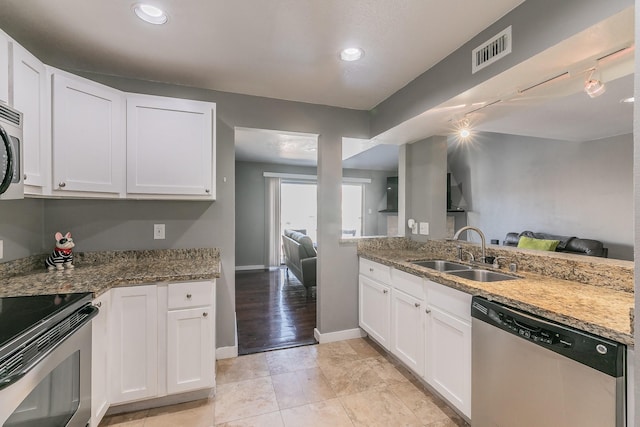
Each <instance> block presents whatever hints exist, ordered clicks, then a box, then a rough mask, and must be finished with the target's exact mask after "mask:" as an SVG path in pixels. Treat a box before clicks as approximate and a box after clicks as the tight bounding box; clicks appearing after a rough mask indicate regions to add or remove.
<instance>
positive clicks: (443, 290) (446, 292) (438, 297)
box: [426, 280, 471, 323]
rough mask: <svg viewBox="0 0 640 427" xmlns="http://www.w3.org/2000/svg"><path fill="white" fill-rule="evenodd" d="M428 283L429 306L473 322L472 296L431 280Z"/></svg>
mask: <svg viewBox="0 0 640 427" xmlns="http://www.w3.org/2000/svg"><path fill="white" fill-rule="evenodd" d="M426 283H427V301H428V303H429V305H431V306H434V307H437V308H439V309H440V310H441V311H444V312H446V313H449V314H452V315H454V316H456V317H458V318H459V319H462V320H464V321H466V322H468V323H470V322H471V295H470V294H467V293H465V292H462V291H459V290H457V289H453V288H450V287H448V286H444V285H441V284H439V283H435V282H432V281H430V280H427V281H426Z"/></svg>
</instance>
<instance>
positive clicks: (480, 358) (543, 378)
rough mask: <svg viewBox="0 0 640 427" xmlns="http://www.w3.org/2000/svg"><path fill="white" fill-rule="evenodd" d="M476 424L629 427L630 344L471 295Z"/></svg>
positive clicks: (473, 413) (473, 417) (473, 421)
mask: <svg viewBox="0 0 640 427" xmlns="http://www.w3.org/2000/svg"><path fill="white" fill-rule="evenodd" d="M471 316H472V325H471V328H472V372H473V375H472V384H471V390H472V398H471V425H472V426H473V427H541V426H544V427H574V426H575V427H591V426H593V427H609V426H611V427H623V426H625V425H626V420H625V419H626V416H625V412H626V411H625V400H626V399H625V395H626V393H625V390H626V389H625V365H626V358H625V354H626V346H625V345H623V344H619V343H616V342H613V341H610V340H607V339H604V338H600V337H597V336H595V335H591V334H588V333H585V332H582V331H579V330H576V329H574V328H570V327H567V326H564V325H561V324H558V323H554V322H551V321H548V320H545V319H542V318H540V317H536V316H534V315H532V314H528V313H524V312H521V311H518V310H515V309H513V308H510V307H506V306H503V305H501V304H497V303H495V302H491V301H488V300H486V299H483V298H480V297H473V299H472V302H471Z"/></svg>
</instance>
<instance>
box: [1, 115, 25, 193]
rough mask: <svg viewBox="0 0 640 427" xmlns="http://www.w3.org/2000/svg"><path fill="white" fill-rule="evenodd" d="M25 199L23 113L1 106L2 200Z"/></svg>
mask: <svg viewBox="0 0 640 427" xmlns="http://www.w3.org/2000/svg"><path fill="white" fill-rule="evenodd" d="M22 198H24V150H23V142H22V113H20V112H19V111H17V110H14V109H13V108H10V107H7V106H6V105H2V104H0V200H5V199H22Z"/></svg>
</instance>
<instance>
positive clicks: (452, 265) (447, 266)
mask: <svg viewBox="0 0 640 427" xmlns="http://www.w3.org/2000/svg"><path fill="white" fill-rule="evenodd" d="M412 264H415V265H419V266H420V267H426V268H432V269H434V270H438V271H444V272H450V271H457V270H469V269H471V267H469V266H468V265H464V264H458V263H456V262H451V261H444V260H430V261H413V262H412Z"/></svg>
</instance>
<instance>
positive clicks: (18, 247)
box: [0, 199, 53, 262]
mask: <svg viewBox="0 0 640 427" xmlns="http://www.w3.org/2000/svg"><path fill="white" fill-rule="evenodd" d="M43 236H44V200H36V199H25V200H2V201H0V240H2V241H3V249H4V250H3V252H4V254H3V257H2V260H1V262H6V261H12V260H14V259H18V258H24V257H27V256H29V255H32V254H38V253H42V251H43V250H44V247H43ZM52 239H53V237H52ZM51 249H53V246H51Z"/></svg>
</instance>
